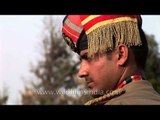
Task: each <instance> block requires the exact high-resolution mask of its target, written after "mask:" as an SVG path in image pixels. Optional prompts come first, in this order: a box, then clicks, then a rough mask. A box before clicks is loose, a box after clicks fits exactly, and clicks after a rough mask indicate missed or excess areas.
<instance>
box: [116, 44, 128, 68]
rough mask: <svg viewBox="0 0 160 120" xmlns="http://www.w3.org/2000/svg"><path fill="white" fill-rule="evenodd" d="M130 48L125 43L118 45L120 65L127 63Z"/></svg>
mask: <svg viewBox="0 0 160 120" xmlns="http://www.w3.org/2000/svg"><path fill="white" fill-rule="evenodd" d="M128 50H129V49H128V47H127V46H126V45H124V44H120V45H118V47H117V58H118V62H117V64H118V65H119V66H123V65H124V64H125V63H126V61H127V59H128V53H129V51H128Z"/></svg>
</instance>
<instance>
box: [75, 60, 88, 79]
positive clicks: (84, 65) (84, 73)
mask: <svg viewBox="0 0 160 120" xmlns="http://www.w3.org/2000/svg"><path fill="white" fill-rule="evenodd" d="M88 68H89V65H88V64H87V62H86V61H83V60H82V62H81V65H80V69H79V72H78V77H80V78H85V77H87V76H88V73H89V71H88Z"/></svg>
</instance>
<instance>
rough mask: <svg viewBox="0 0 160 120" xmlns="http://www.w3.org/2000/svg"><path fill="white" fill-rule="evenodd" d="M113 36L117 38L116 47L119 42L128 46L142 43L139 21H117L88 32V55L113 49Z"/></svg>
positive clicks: (91, 55) (92, 55)
mask: <svg viewBox="0 0 160 120" xmlns="http://www.w3.org/2000/svg"><path fill="white" fill-rule="evenodd" d="M113 37H114V38H115V48H116V47H117V46H118V45H119V44H125V45H127V46H128V47H130V46H140V45H141V44H142V42H141V39H140V34H139V29H138V25H137V22H135V21H121V22H116V23H112V24H107V25H103V26H100V27H98V28H96V29H94V30H93V31H91V32H89V33H88V34H87V39H88V56H89V57H94V55H95V54H97V53H103V52H105V51H109V50H113V49H114V42H113Z"/></svg>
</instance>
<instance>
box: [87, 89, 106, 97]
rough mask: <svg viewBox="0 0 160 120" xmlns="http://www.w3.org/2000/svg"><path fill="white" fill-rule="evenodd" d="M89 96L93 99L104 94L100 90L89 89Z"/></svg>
mask: <svg viewBox="0 0 160 120" xmlns="http://www.w3.org/2000/svg"><path fill="white" fill-rule="evenodd" d="M89 94H90V95H91V96H92V97H93V98H98V97H101V96H103V95H104V92H103V91H102V90H97V89H96V90H94V89H90V90H89Z"/></svg>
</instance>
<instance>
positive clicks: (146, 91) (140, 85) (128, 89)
mask: <svg viewBox="0 0 160 120" xmlns="http://www.w3.org/2000/svg"><path fill="white" fill-rule="evenodd" d="M123 88H124V90H125V93H124V94H122V95H119V96H117V97H114V98H112V99H111V100H109V101H106V102H105V103H104V104H105V105H160V95H159V94H158V93H157V92H156V91H155V90H154V89H153V87H152V85H151V83H149V82H148V81H146V80H140V81H136V82H131V83H129V84H126V85H125V86H124V87H123Z"/></svg>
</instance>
